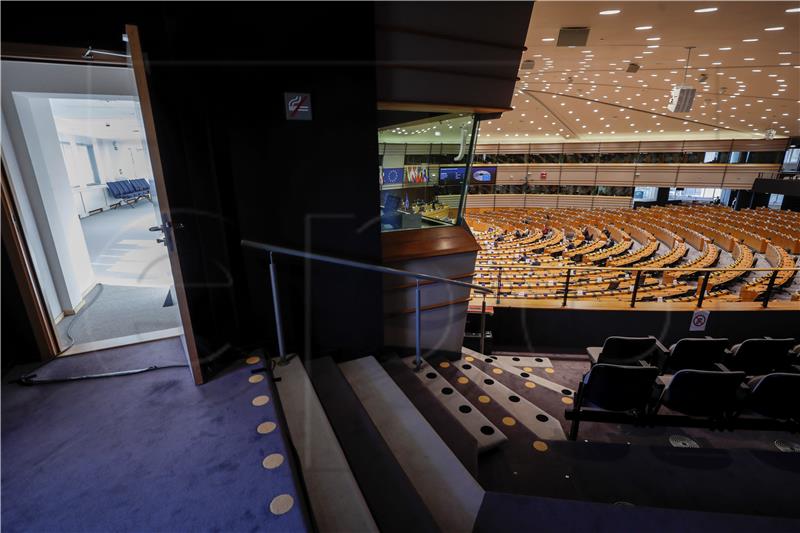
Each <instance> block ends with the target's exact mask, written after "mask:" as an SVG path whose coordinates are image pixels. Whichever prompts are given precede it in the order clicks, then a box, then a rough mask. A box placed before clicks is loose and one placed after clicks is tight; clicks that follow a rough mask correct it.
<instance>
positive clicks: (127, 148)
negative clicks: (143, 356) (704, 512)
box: [2, 60, 184, 355]
mask: <svg viewBox="0 0 800 533" xmlns="http://www.w3.org/2000/svg"><path fill="white" fill-rule="evenodd" d="M2 74H3V79H4V86H3V89H2V103H3V115H4V119H3V133H4V135H3V137H4V141H3V156H4V162H5V163H6V168H7V170H8V179H9V182H10V183H9V185H10V189H11V191H12V193H13V196H14V199H15V202H16V207H17V210H18V212H19V215H20V219H21V226H22V229H23V233H24V234H25V240H26V241H27V243H28V246H29V248H30V250H29V252H30V256H31V259H32V264H33V267H34V270H35V271H36V272H35V274H36V276H37V278H38V280H39V284H40V286H41V292H42V297H43V299H44V300H45V304H46V305H45V308H46V309H47V312H48V315H49V316H48V317H47V318H48V319H49V320H50V323H51V324H52V326H53V329H54V331H55V334H56V335H55V336H56V339H57V344H58V349H59V354H58V355H72V354H76V353H83V352H87V351H95V350H101V349H105V348H111V347H117V346H124V345H127V344H134V343H139V342H145V341H150V340H155V339H162V338H168V337H178V336H182V335H183V333H184V331H183V327H182V319H181V313H180V311H179V306H178V305H177V303H178V302H177V299H176V293H175V284H174V279H173V273H172V269H171V265H170V257H169V253H168V250H167V247H166V244H167V243H166V242H165V235H164V234H163V231H162V228H163V225H162V222H161V221H162V214H161V213H160V211H159V204H158V198H157V191H156V183H155V176H154V173H153V170H152V168H151V159H150V154H149V152H148V146H147V139H146V137H145V133H144V132H145V127H144V124H143V120H142V112H141V108H140V103H139V100H138V97H137V93H136V84H135V80H134V76H133V71H132V69H131V68H130V67H124V66H122V67H108V66H95V65H75V64H56V63H37V62H26V61H6V60H4V61H3V73H2Z"/></svg>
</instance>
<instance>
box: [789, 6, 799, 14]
mask: <svg viewBox="0 0 800 533" xmlns="http://www.w3.org/2000/svg"><path fill="white" fill-rule="evenodd" d="M786 12H787V13H800V7H790V8H789V9H787V10H786Z"/></svg>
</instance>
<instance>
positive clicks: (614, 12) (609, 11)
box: [600, 9, 622, 15]
mask: <svg viewBox="0 0 800 533" xmlns="http://www.w3.org/2000/svg"><path fill="white" fill-rule="evenodd" d="M619 13H622V10H621V9H606V10H605V11H601V12H600V14H601V15H618V14H619Z"/></svg>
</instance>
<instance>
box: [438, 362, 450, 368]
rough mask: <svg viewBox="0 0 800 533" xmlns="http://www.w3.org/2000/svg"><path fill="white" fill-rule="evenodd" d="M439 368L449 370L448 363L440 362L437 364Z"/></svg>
mask: <svg viewBox="0 0 800 533" xmlns="http://www.w3.org/2000/svg"><path fill="white" fill-rule="evenodd" d="M439 368H450V363H448V362H447V361H442V362H441V363H439Z"/></svg>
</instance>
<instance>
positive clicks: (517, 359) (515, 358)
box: [511, 357, 519, 361]
mask: <svg viewBox="0 0 800 533" xmlns="http://www.w3.org/2000/svg"><path fill="white" fill-rule="evenodd" d="M511 360H512V361H519V357H512V358H511Z"/></svg>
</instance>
